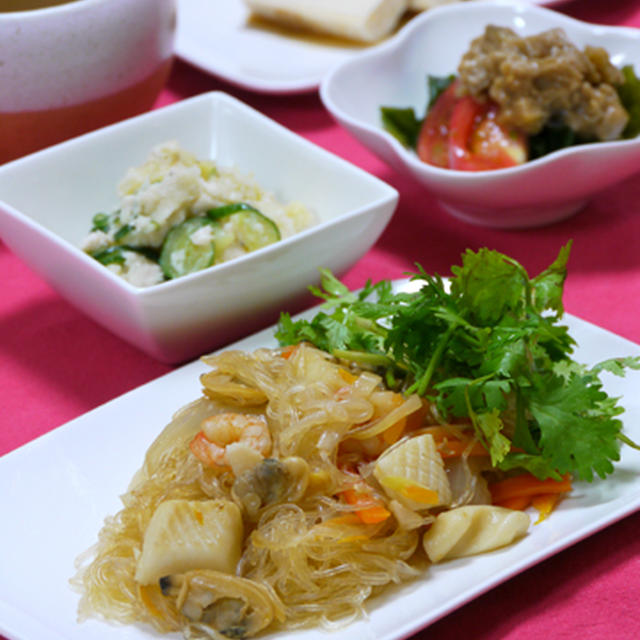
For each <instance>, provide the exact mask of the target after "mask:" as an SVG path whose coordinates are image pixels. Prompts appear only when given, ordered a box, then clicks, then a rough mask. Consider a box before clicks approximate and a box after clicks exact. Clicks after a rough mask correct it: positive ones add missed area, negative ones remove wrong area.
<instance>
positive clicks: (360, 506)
mask: <svg viewBox="0 0 640 640" xmlns="http://www.w3.org/2000/svg"><path fill="white" fill-rule="evenodd" d="M342 495H343V496H344V499H345V500H346V502H347V503H348V504H350V505H352V506H355V507H357V508H356V510H355V512H354V513H355V514H356V515H357V516H358V518H360V521H361V522H364V523H365V524H378V523H380V522H384V521H385V520H386V519H387V518H388V517H389V516H390V515H391V512H390V511H388V510H387V509H386V508H385V507H384V506H383V503H382V502H381V501H380V500H376V498H374V497H373V496H372V495H371V494H369V493H363V492H362V491H358V490H356V489H345V490H344V491H342Z"/></svg>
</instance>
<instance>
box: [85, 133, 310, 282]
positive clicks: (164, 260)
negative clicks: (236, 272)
mask: <svg viewBox="0 0 640 640" xmlns="http://www.w3.org/2000/svg"><path fill="white" fill-rule="evenodd" d="M118 192H119V196H120V203H119V206H118V208H117V209H116V210H115V211H113V212H111V213H109V214H106V213H98V214H96V215H95V216H94V217H93V227H92V229H91V232H90V233H89V235H88V236H87V238H85V240H84V243H83V247H82V248H83V249H84V250H85V251H86V252H87V253H89V255H91V256H93V257H94V258H95V259H96V260H98V261H99V262H101V263H102V264H104V265H105V266H106V267H107V268H109V269H111V270H112V271H114V272H115V273H116V274H118V275H119V276H121V277H122V278H124V279H125V280H127V281H128V282H130V283H131V284H134V285H136V286H140V287H145V286H151V285H154V284H159V283H161V282H164V281H166V280H172V279H174V278H178V277H180V276H183V275H187V274H189V273H193V272H195V271H200V270H202V269H205V268H206V267H210V266H212V265H216V264H220V263H222V262H227V261H229V260H233V259H234V258H237V257H239V256H242V255H245V254H247V253H249V252H251V251H256V250H257V249H260V248H262V247H265V246H267V245H270V244H272V243H274V242H278V241H279V240H281V239H283V238H287V237H289V236H291V235H293V234H295V233H298V232H299V231H302V230H303V229H305V228H307V227H309V226H311V224H312V223H313V216H312V214H311V212H310V211H309V210H308V209H307V208H306V207H304V206H303V205H302V204H300V203H295V202H294V203H289V204H283V203H282V202H280V201H279V200H278V199H277V198H276V197H275V195H274V194H272V193H269V192H267V191H265V190H264V189H262V188H260V186H258V185H257V184H256V183H255V182H254V181H253V180H251V179H250V178H249V177H247V176H242V175H240V174H239V173H238V172H237V171H234V170H231V169H223V168H222V167H219V166H217V165H216V164H215V163H214V162H212V161H201V160H198V159H197V158H196V157H195V156H194V155H192V154H191V153H189V152H187V151H185V150H183V149H181V148H180V147H178V145H177V144H176V143H174V142H170V143H166V144H163V145H160V146H159V147H156V148H155V149H154V150H153V151H152V152H151V154H150V156H149V158H148V159H147V161H146V162H145V163H143V164H142V165H141V166H139V167H135V168H132V169H130V170H129V171H128V172H127V175H126V176H125V177H124V178H123V180H122V181H121V183H120V185H119V187H118Z"/></svg>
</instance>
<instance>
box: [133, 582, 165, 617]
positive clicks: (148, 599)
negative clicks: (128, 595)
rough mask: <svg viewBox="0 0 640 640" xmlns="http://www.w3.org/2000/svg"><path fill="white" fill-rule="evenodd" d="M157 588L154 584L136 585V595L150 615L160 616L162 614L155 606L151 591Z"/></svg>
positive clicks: (155, 590)
mask: <svg viewBox="0 0 640 640" xmlns="http://www.w3.org/2000/svg"><path fill="white" fill-rule="evenodd" d="M157 590H158V587H157V586H156V585H142V584H141V585H138V595H139V596H140V600H141V601H142V603H143V604H144V606H145V607H147V609H148V610H149V613H150V614H151V615H152V616H155V617H156V618H161V617H162V615H163V614H162V612H161V611H160V610H159V609H158V607H156V605H155V603H154V601H153V596H152V591H153V592H154V593H155V592H157Z"/></svg>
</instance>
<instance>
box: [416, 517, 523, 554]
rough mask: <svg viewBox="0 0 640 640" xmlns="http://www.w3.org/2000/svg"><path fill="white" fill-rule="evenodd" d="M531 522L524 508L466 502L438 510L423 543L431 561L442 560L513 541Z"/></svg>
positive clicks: (496, 547)
mask: <svg viewBox="0 0 640 640" xmlns="http://www.w3.org/2000/svg"><path fill="white" fill-rule="evenodd" d="M530 523H531V520H530V519H529V516H528V515H527V514H526V513H524V512H523V511H513V510H512V509H505V508H504V507H496V506H492V505H467V506H465V507H458V508H457V509H451V511H444V512H443V513H441V514H439V515H438V517H437V518H436V520H435V522H434V523H433V524H432V525H431V527H430V528H429V529H428V530H427V532H426V533H425V534H424V537H423V539H422V544H423V547H424V550H425V551H426V552H427V555H428V556H429V560H431V562H441V561H442V560H449V559H452V558H461V557H464V556H470V555H475V554H477V553H483V552H485V551H492V550H493V549H498V548H500V547H504V546H506V545H508V544H511V543H512V542H514V541H515V540H516V539H518V538H521V537H522V536H523V535H524V534H525V533H526V532H527V530H528V529H529V525H530Z"/></svg>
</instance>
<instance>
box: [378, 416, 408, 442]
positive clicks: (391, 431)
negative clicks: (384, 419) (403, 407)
mask: <svg viewBox="0 0 640 640" xmlns="http://www.w3.org/2000/svg"><path fill="white" fill-rule="evenodd" d="M406 426H407V418H406V417H405V418H400V420H398V422H396V423H395V424H392V425H391V426H390V427H389V428H388V429H387V430H386V431H383V432H382V439H383V440H384V442H385V444H389V445H391V444H393V443H394V442H397V441H398V440H399V439H400V436H401V435H402V433H403V432H404V428H405V427H406Z"/></svg>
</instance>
